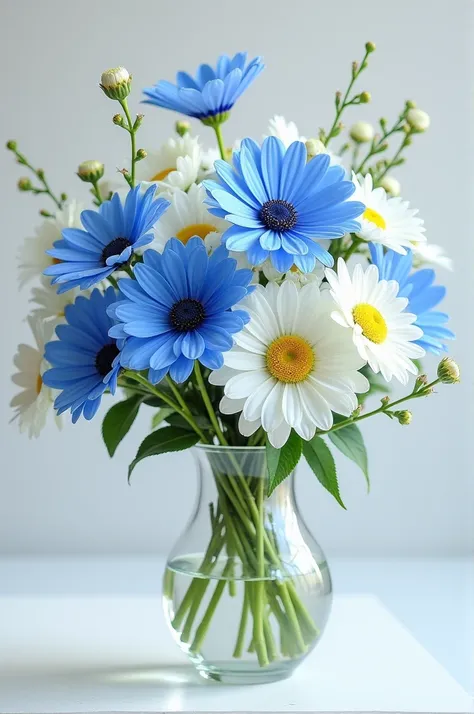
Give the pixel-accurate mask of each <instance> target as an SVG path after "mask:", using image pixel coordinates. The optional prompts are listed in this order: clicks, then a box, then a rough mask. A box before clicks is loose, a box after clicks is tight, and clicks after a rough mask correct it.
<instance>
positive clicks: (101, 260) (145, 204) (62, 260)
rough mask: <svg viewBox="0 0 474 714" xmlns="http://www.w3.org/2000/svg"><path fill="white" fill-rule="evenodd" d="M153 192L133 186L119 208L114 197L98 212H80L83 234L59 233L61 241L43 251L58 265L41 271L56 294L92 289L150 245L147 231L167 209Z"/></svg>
mask: <svg viewBox="0 0 474 714" xmlns="http://www.w3.org/2000/svg"><path fill="white" fill-rule="evenodd" d="M155 189H156V186H150V188H149V189H148V190H147V191H146V192H145V193H141V192H140V186H136V187H135V188H134V189H132V190H130V191H129V192H128V194H127V198H126V199H125V204H123V205H122V201H121V200H120V196H119V195H118V193H115V194H114V195H113V196H112V198H111V200H110V201H104V203H102V205H101V206H99V210H98V211H82V213H81V222H82V225H83V226H84V228H85V230H80V229H79V228H65V229H64V230H63V232H62V240H58V241H56V243H55V244H54V248H51V250H47V251H46V252H47V253H48V254H49V255H52V256H53V258H56V260H57V261H59V262H58V263H57V264H55V265H51V266H50V267H49V268H46V270H45V271H44V274H45V275H48V276H50V277H52V281H51V283H52V285H55V284H59V288H58V293H64V292H66V290H70V289H71V288H75V287H77V286H79V287H80V288H81V290H85V289H87V288H89V287H91V285H95V284H96V283H98V282H100V281H101V280H104V279H105V278H107V277H108V276H109V275H111V274H112V273H113V272H114V270H117V269H119V268H120V267H121V266H123V265H124V264H125V263H127V262H128V261H129V260H130V258H131V256H132V253H133V252H134V251H135V250H136V249H137V248H142V247H143V246H145V245H148V243H151V241H152V240H153V233H152V232H151V229H152V228H153V226H154V225H155V223H156V222H157V220H158V219H159V218H160V216H161V215H162V214H163V213H164V212H165V211H166V209H167V208H168V206H169V205H170V204H169V201H166V200H165V199H163V198H158V199H157V200H155V201H154V200H153V197H154V194H155Z"/></svg>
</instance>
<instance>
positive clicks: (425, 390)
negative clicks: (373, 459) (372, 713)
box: [318, 379, 441, 434]
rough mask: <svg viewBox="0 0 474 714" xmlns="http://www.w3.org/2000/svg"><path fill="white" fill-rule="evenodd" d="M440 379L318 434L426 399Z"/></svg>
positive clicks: (336, 429)
mask: <svg viewBox="0 0 474 714" xmlns="http://www.w3.org/2000/svg"><path fill="white" fill-rule="evenodd" d="M440 381H441V380H440V379H435V380H434V381H433V382H430V383H429V384H427V385H426V386H424V387H423V388H422V389H420V390H419V391H418V392H412V393H411V394H407V395H406V397H401V398H400V399H396V400H395V401H394V402H389V403H388V404H382V406H380V407H379V408H378V409H373V410H372V411H371V412H367V413H366V414H361V415H360V416H356V417H354V418H349V419H345V420H344V421H340V422H338V423H337V424H334V425H333V426H332V427H331V429H328V430H327V431H319V432H318V434H329V432H333V431H338V429H343V428H344V427H345V426H349V425H350V424H355V423H356V422H358V421H362V420H363V419H368V418H369V417H372V416H375V414H383V413H384V412H387V411H389V410H390V409H392V407H396V406H398V405H399V404H403V402H408V401H409V400H410V399H417V398H418V397H426V396H427V395H428V394H429V393H430V390H431V389H432V388H433V387H434V386H436V385H437V384H439V383H440Z"/></svg>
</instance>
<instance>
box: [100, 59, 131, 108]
mask: <svg viewBox="0 0 474 714" xmlns="http://www.w3.org/2000/svg"><path fill="white" fill-rule="evenodd" d="M131 85H132V77H131V76H130V74H129V73H128V71H127V70H126V69H125V67H114V68H113V69H107V70H106V71H105V72H102V76H101V78H100V87H101V89H102V90H103V92H104V94H105V95H106V96H107V97H109V99H116V100H118V101H121V100H123V99H125V97H128V95H129V94H130V89H131Z"/></svg>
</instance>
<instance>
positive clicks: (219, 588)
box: [183, 562, 231, 653]
mask: <svg viewBox="0 0 474 714" xmlns="http://www.w3.org/2000/svg"><path fill="white" fill-rule="evenodd" d="M230 567H231V563H230V562H229V563H227V565H226V566H225V568H224V570H223V571H222V575H221V579H220V580H219V581H218V583H217V585H216V588H215V590H214V592H213V594H212V597H211V600H210V602H209V605H208V606H207V609H206V612H205V613H204V616H203V618H202V620H201V624H200V625H199V627H198V628H197V630H196V634H195V636H194V639H193V641H192V644H191V647H190V651H191V652H194V653H198V652H199V650H200V649H201V647H202V643H203V642H204V638H205V637H206V634H207V631H208V629H209V625H210V624H211V620H212V617H213V615H214V613H215V611H216V608H217V605H218V604H219V600H220V599H221V597H222V594H223V592H224V589H225V586H226V580H225V578H226V576H227V575H229V571H230ZM208 582H209V581H208ZM183 635H184V631H183Z"/></svg>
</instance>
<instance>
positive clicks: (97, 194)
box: [92, 181, 103, 206]
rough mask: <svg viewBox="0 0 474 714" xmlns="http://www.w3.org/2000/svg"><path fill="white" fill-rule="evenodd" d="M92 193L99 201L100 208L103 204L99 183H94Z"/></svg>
mask: <svg viewBox="0 0 474 714" xmlns="http://www.w3.org/2000/svg"><path fill="white" fill-rule="evenodd" d="M92 193H93V194H94V196H95V197H96V199H97V203H98V204H99V206H100V205H101V204H102V203H103V201H102V196H101V195H100V189H99V182H98V181H92Z"/></svg>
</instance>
